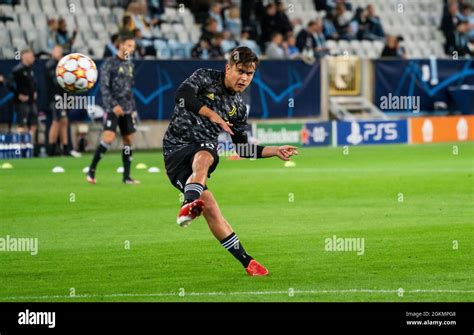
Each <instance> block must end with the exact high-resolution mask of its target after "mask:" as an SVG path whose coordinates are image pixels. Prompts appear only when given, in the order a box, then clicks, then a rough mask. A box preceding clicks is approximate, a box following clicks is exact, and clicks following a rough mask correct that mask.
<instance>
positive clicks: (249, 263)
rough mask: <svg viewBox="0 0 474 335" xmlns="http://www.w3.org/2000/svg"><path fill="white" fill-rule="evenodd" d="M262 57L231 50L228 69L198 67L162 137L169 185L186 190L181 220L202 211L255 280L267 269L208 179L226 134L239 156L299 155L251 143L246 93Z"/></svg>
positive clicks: (287, 149) (285, 148) (179, 95)
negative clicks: (247, 246)
mask: <svg viewBox="0 0 474 335" xmlns="http://www.w3.org/2000/svg"><path fill="white" fill-rule="evenodd" d="M257 65H258V57H257V56H256V55H255V53H253V52H252V51H251V50H250V49H249V48H247V47H239V48H236V49H234V50H233V51H232V52H231V56H230V59H229V61H228V63H227V64H226V67H225V71H217V70H210V69H199V70H197V71H196V72H194V73H193V74H192V75H191V77H189V78H188V79H186V80H185V81H184V82H183V83H182V84H181V86H180V87H179V88H178V90H177V93H176V105H175V108H174V113H173V116H172V118H171V122H170V125H169V127H168V129H167V131H166V134H165V137H164V139H163V149H164V151H163V153H164V157H165V167H166V172H167V174H168V177H169V179H170V181H171V183H172V184H173V185H174V186H175V187H176V188H178V189H179V190H181V191H182V192H184V203H183V206H182V207H181V210H180V211H179V214H178V219H177V222H178V224H180V225H181V226H183V227H185V226H187V225H188V224H189V223H190V222H191V220H193V219H194V218H196V217H197V216H199V215H200V214H201V213H203V214H204V217H205V219H206V221H207V223H208V225H209V228H210V230H211V232H212V233H213V234H214V236H215V237H216V238H217V239H218V240H219V241H220V242H221V244H222V246H223V247H224V248H226V249H227V250H228V251H229V252H231V253H232V255H233V256H234V257H235V258H236V259H238V260H239V261H240V262H241V263H242V265H243V266H244V267H245V269H246V271H247V273H248V274H249V275H251V276H265V275H267V274H268V270H267V269H266V268H265V267H263V266H262V265H261V264H259V263H258V262H257V261H256V260H254V259H253V258H252V257H251V256H250V255H248V254H247V253H246V251H245V249H244V247H243V246H242V245H241V244H240V242H239V239H238V237H237V235H236V234H235V233H234V232H233V230H232V227H231V226H230V224H229V223H228V222H227V221H226V220H225V218H224V216H223V215H222V213H221V211H220V209H219V207H218V205H217V202H216V200H215V199H214V197H213V195H212V193H211V191H209V190H208V189H207V186H206V181H207V178H208V177H210V175H211V173H212V172H213V171H214V170H215V169H216V167H217V164H218V163H219V157H218V152H217V145H218V143H217V138H218V136H219V133H220V132H221V131H222V130H224V131H226V132H228V133H229V134H230V135H231V137H232V141H233V142H234V144H236V151H237V153H238V154H239V156H240V157H246V158H250V157H254V158H264V157H273V156H277V157H279V158H280V159H282V160H285V161H286V160H289V159H290V157H291V156H292V155H294V154H297V153H298V152H297V150H296V147H293V146H288V145H285V146H281V147H276V146H267V147H263V146H259V145H252V144H249V143H248V139H247V134H246V130H247V127H248V125H247V110H246V109H247V108H246V105H245V103H244V101H243V100H242V97H241V95H240V93H242V92H243V91H244V90H245V89H246V88H247V87H248V86H249V84H250V83H251V82H252V79H253V76H254V74H255V71H256V69H257Z"/></svg>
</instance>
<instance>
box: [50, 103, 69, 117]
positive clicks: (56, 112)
mask: <svg viewBox="0 0 474 335" xmlns="http://www.w3.org/2000/svg"><path fill="white" fill-rule="evenodd" d="M49 107H50V110H51V118H52V120H53V121H59V120H61V119H62V118H67V111H66V110H65V109H57V108H56V102H52V103H51V104H50V105H49Z"/></svg>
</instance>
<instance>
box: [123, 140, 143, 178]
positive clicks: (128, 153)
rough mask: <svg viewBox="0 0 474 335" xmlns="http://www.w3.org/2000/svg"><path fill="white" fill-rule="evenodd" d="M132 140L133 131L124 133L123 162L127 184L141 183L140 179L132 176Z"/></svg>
mask: <svg viewBox="0 0 474 335" xmlns="http://www.w3.org/2000/svg"><path fill="white" fill-rule="evenodd" d="M132 142H133V133H132V134H127V135H123V149H122V162H123V182H124V184H127V185H137V184H140V182H139V181H138V180H135V179H133V178H132V177H130V166H131V165H132Z"/></svg>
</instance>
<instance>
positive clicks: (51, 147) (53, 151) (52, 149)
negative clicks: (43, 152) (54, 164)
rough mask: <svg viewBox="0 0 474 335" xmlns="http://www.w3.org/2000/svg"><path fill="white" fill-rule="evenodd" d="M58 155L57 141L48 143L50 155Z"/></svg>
mask: <svg viewBox="0 0 474 335" xmlns="http://www.w3.org/2000/svg"><path fill="white" fill-rule="evenodd" d="M55 155H56V143H50V144H48V156H55Z"/></svg>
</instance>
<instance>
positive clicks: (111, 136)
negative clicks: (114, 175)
mask: <svg viewBox="0 0 474 335" xmlns="http://www.w3.org/2000/svg"><path fill="white" fill-rule="evenodd" d="M114 140H115V131H111V130H104V132H103V133H102V139H101V140H100V143H99V145H98V146H97V149H96V151H95V154H94V158H93V159H92V163H91V165H90V166H89V171H88V172H87V181H88V182H89V183H91V184H95V183H96V179H95V171H96V169H97V164H99V161H100V160H101V159H102V157H103V156H104V155H105V153H106V152H107V150H108V149H109V148H110V145H111V144H112V142H113V141H114Z"/></svg>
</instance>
